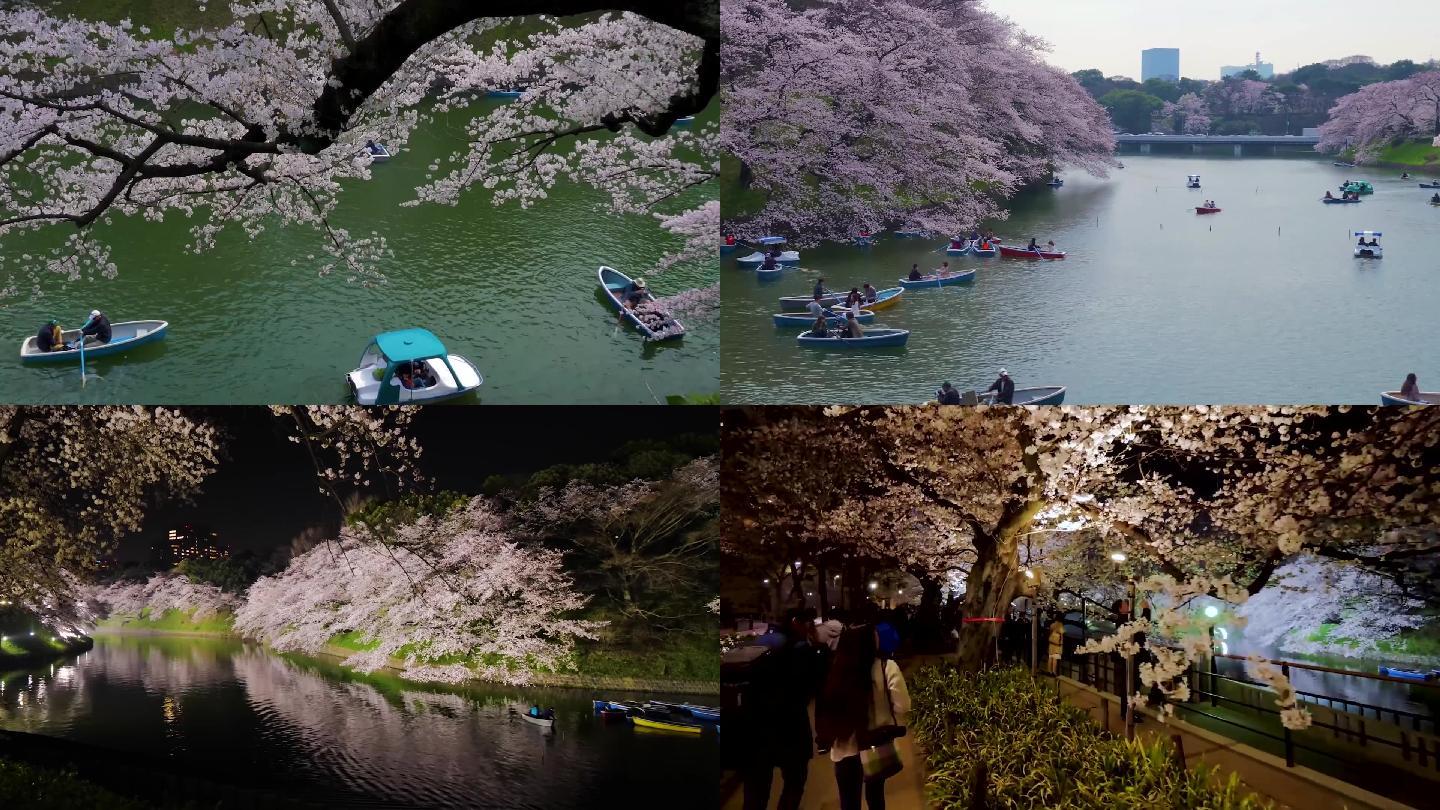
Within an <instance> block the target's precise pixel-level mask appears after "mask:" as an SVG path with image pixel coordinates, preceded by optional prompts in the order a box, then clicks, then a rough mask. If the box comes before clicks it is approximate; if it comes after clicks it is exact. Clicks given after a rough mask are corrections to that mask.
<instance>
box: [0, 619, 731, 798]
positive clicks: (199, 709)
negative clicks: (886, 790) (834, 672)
mask: <svg viewBox="0 0 1440 810" xmlns="http://www.w3.org/2000/svg"><path fill="white" fill-rule="evenodd" d="M590 697H591V696H590V694H589V693H588V692H582V691H579V690H553V689H552V690H512V689H504V688H488V687H487V688H483V689H464V690H452V691H442V690H432V689H427V688H425V687H421V686H417V685H415V684H408V683H405V682H402V681H399V680H398V679H393V678H381V677H363V676H356V675H354V674H353V673H348V672H346V671H344V670H341V669H340V668H339V667H338V666H335V665H334V664H333V663H326V662H322V661H312V660H308V659H295V658H290V657H281V656H277V655H274V654H272V653H269V652H266V651H265V650H264V649H263V648H261V647H258V646H256V645H253V644H247V643H243V642H240V641H235V640H221V639H209V638H180V637H163V636H153V637H138V636H101V637H98V638H97V639H96V644H95V648H94V649H93V650H92V651H90V652H88V653H85V654H83V655H80V656H78V657H77V658H73V659H67V660H64V661H61V662H57V663H56V664H55V665H54V666H53V667H45V668H42V669H36V670H32V671H29V672H15V673H0V727H3V728H6V729H9V730H13V731H26V732H31V733H36V734H46V735H51V736H55V737H63V738H66V739H70V740H77V741H81V742H84V743H88V744H92V745H97V746H101V747H107V748H115V749H123V750H126V751H132V752H134V751H139V752H148V753H151V754H153V755H154V756H155V757H157V758H165V759H170V760H174V761H177V762H178V763H183V765H181V766H179V767H187V768H192V769H193V772H194V773H196V774H197V775H200V776H201V777H202V778H209V779H211V780H214V781H218V782H225V783H230V784H250V785H256V786H265V787H272V788H273V787H284V788H286V789H287V790H289V791H292V792H293V793H292V795H296V796H297V797H301V798H306V799H311V800H318V801H333V802H336V803H341V804H344V805H346V806H375V807H400V806H416V805H422V806H428V807H514V808H535V810H541V808H557V809H559V810H563V809H564V808H579V807H597V806H600V804H601V803H603V802H604V801H605V799H604V798H603V797H607V796H608V797H613V798H614V799H615V800H617V801H622V802H623V804H624V805H625V806H629V807H674V806H676V804H675V803H676V797H677V796H688V797H692V798H693V797H699V798H698V799H695V800H697V801H700V802H701V805H700V806H704V804H705V803H706V802H710V801H712V800H713V796H714V795H715V774H716V773H717V772H718V770H719V741H718V737H717V736H716V735H715V734H713V733H711V732H706V733H705V735H704V736H703V737H699V738H693V737H690V736H689V735H676V734H671V733H667V732H659V731H656V732H650V731H641V730H636V729H634V728H631V727H629V726H620V725H602V724H601V722H600V720H599V718H596V717H594V716H593V715H592V712H591V707H590V703H589V700H590ZM630 697H634V696H633V695H631V696H630ZM650 697H656V698H657V699H663V698H661V697H660V696H650ZM674 699H681V698H674ZM527 701H534V702H538V703H541V704H542V705H547V706H551V705H553V706H554V707H555V709H556V713H557V720H556V723H555V728H554V730H553V731H552V732H549V733H547V732H546V731H545V730H543V729H541V728H540V727H538V726H535V725H532V724H530V723H527V722H525V721H524V720H522V719H520V718H519V717H511V716H510V710H511V707H522V710H523V707H524V706H526V705H528V703H527ZM701 702H705V701H701ZM712 702H713V701H712ZM697 786H698V787H697ZM687 801H689V800H687Z"/></svg>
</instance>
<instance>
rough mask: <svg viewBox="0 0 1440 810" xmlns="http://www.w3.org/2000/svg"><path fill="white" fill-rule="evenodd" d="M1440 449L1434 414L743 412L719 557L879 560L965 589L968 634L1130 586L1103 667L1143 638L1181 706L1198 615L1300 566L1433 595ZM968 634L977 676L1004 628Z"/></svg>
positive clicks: (1296, 718)
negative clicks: (1361, 574) (1200, 608)
mask: <svg viewBox="0 0 1440 810" xmlns="http://www.w3.org/2000/svg"><path fill="white" fill-rule="evenodd" d="M1437 441H1440V413H1437V412H1435V411H1434V409H1413V410H1410V409H1390V410H1385V409H1381V410H1376V409H1346V408H1334V409H1328V408H1291V407H1274V408H1204V407H1196V408H1057V409H1023V408H936V407H930V408H925V407H895V408H838V407H837V408H829V409H826V410H824V411H820V410H809V409H806V410H801V409H783V410H774V409H771V410H770V411H756V410H750V411H744V412H733V413H732V414H730V415H727V418H726V432H725V436H724V442H725V443H724V448H725V455H724V458H725V474H724V476H723V481H724V486H723V487H722V503H723V506H724V509H725V513H724V515H725V516H724V521H725V524H724V538H725V539H724V544H725V545H724V547H725V548H726V550H727V551H729V552H730V553H744V554H756V555H770V556H773V557H775V558H777V559H782V560H786V561H789V560H798V561H801V562H802V563H804V562H807V561H808V562H809V563H810V564H814V562H815V561H816V560H818V559H819V558H821V557H822V556H827V555H828V556H830V557H832V558H833V557H835V556H837V555H856V556H863V557H866V558H869V559H873V560H879V561H883V562H885V563H886V564H888V565H891V566H892V567H895V568H899V569H901V570H905V571H908V572H910V573H912V574H915V575H916V576H917V577H918V578H919V579H920V580H921V582H922V584H923V585H924V586H925V588H926V589H927V590H928V591H931V592H932V593H935V594H937V595H938V591H939V589H940V587H941V586H942V584H943V583H944V582H945V581H946V580H947V578H949V577H951V576H959V577H962V578H963V580H964V602H963V608H964V614H965V615H966V616H967V617H995V616H1003V615H1004V614H1005V612H1006V610H1007V609H1008V607H1009V605H1010V602H1011V600H1012V599H1014V598H1015V597H1016V596H1017V595H1020V594H1021V593H1022V592H1025V591H1027V590H1028V589H1029V588H1030V587H1031V586H1032V584H1033V585H1035V586H1037V590H1038V591H1039V592H1040V593H1042V594H1043V593H1045V592H1047V591H1048V590H1053V589H1054V588H1059V587H1071V588H1088V587H1092V586H1094V585H1096V584H1097V582H1103V581H1108V583H1109V584H1110V585H1112V586H1115V585H1119V586H1122V587H1123V586H1125V585H1126V584H1127V583H1129V584H1131V585H1132V586H1133V587H1134V588H1135V589H1136V591H1137V592H1138V593H1139V594H1140V595H1141V597H1142V598H1146V597H1153V602H1154V604H1155V605H1156V606H1157V610H1156V611H1155V613H1154V615H1153V616H1152V617H1151V618H1149V619H1136V620H1135V621H1133V622H1130V623H1128V624H1126V625H1123V626H1122V627H1121V628H1120V629H1119V630H1118V632H1117V633H1116V634H1115V635H1113V636H1110V637H1108V638H1107V639H1105V640H1104V641H1103V642H1101V643H1099V644H1097V645H1095V646H1094V647H1093V648H1091V649H1090V650H1088V651H1092V652H1106V651H1110V650H1115V651H1118V652H1121V653H1122V654H1124V655H1127V656H1133V655H1135V654H1137V653H1138V652H1139V643H1138V641H1137V635H1138V634H1140V633H1146V634H1147V641H1146V642H1145V643H1146V650H1147V654H1148V655H1150V656H1152V659H1151V663H1147V664H1146V665H1144V666H1143V667H1142V672H1141V677H1142V681H1143V682H1144V683H1145V684H1146V685H1147V686H1148V685H1149V684H1151V683H1154V684H1156V685H1158V686H1160V687H1161V689H1162V691H1166V690H1171V689H1172V688H1173V690H1175V696H1176V697H1177V698H1180V697H1183V695H1181V694H1180V691H1181V690H1183V683H1173V684H1172V681H1173V679H1174V677H1175V675H1177V674H1178V673H1180V672H1183V671H1184V669H1185V667H1186V666H1188V664H1189V662H1190V661H1191V660H1193V659H1194V657H1195V656H1197V655H1198V654H1199V653H1201V652H1203V651H1204V650H1205V649H1207V648H1208V641H1206V640H1205V639H1204V638H1203V636H1202V637H1200V638H1199V639H1196V638H1195V637H1194V636H1193V635H1191V636H1186V635H1185V634H1184V632H1183V631H1184V629H1185V627H1186V624H1187V622H1188V621H1189V617H1190V615H1191V613H1192V609H1191V605H1192V604H1193V602H1194V600H1196V599H1197V598H1199V597H1202V596H1203V597H1212V598H1218V599H1220V600H1223V601H1226V602H1229V603H1232V604H1236V605H1240V604H1243V603H1245V602H1246V601H1247V600H1248V599H1249V598H1250V597H1251V596H1254V595H1255V594H1258V593H1262V592H1263V591H1264V590H1265V589H1266V588H1267V587H1268V586H1269V585H1270V583H1271V581H1272V578H1273V577H1274V575H1275V572H1276V570H1277V569H1278V568H1280V567H1281V566H1283V565H1284V564H1286V563H1287V562H1288V561H1291V560H1294V559H1297V558H1301V557H1304V556H1305V555H1313V556H1314V557H1317V558H1324V559H1328V560H1337V561H1345V562H1347V563H1349V564H1353V565H1355V566H1358V567H1360V568H1362V569H1364V570H1366V571H1368V572H1371V573H1372V574H1373V575H1375V576H1376V577H1379V578H1381V579H1382V580H1383V581H1384V582H1386V583H1388V584H1389V586H1390V587H1393V588H1394V589H1396V590H1397V592H1398V591H1407V592H1410V593H1413V594H1420V595H1423V596H1429V597H1432V598H1433V597H1434V596H1435V591H1434V585H1433V582H1434V577H1433V567H1434V565H1435V563H1436V562H1437V560H1440V474H1437V472H1436V469H1437V462H1440V449H1437ZM1111 555H1116V556H1117V557H1118V558H1120V559H1121V562H1116V561H1115V558H1112V556H1111ZM959 632H960V662H961V665H962V666H964V667H968V668H975V667H979V666H981V665H982V664H983V663H984V661H985V658H986V653H987V650H989V649H990V648H991V645H992V644H993V642H994V639H995V634H996V632H997V625H995V624H994V623H986V622H975V623H970V622H967V623H965V624H963V625H962V626H961V628H960V629H959ZM1172 641H1174V642H1177V643H1180V645H1181V646H1180V648H1179V649H1174V648H1172V647H1170V646H1168V645H1169V644H1170V642H1172ZM1146 667H1149V669H1146ZM1252 674H1254V675H1256V676H1257V677H1259V678H1261V679H1263V680H1267V681H1270V682H1271V683H1272V684H1278V685H1277V692H1279V693H1280V697H1281V707H1282V710H1283V711H1285V712H1286V715H1285V719H1286V722H1287V723H1293V724H1295V725H1296V726H1297V727H1298V726H1299V725H1303V724H1304V723H1305V722H1307V718H1306V717H1305V715H1304V712H1303V710H1300V709H1298V708H1296V706H1295V703H1294V695H1293V693H1291V692H1289V691H1288V687H1286V686H1285V685H1284V684H1282V683H1280V681H1277V680H1276V679H1277V678H1278V677H1279V673H1278V672H1272V671H1270V670H1269V669H1267V668H1265V667H1263V666H1259V665H1258V664H1257V665H1254V668H1253V669H1252Z"/></svg>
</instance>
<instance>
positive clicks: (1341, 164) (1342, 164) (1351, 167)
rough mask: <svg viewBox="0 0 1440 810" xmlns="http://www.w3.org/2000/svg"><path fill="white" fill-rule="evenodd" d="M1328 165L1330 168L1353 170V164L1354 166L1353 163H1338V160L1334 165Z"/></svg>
mask: <svg viewBox="0 0 1440 810" xmlns="http://www.w3.org/2000/svg"><path fill="white" fill-rule="evenodd" d="M1330 165H1331V166H1339V167H1341V168H1343V169H1353V168H1355V164H1354V163H1346V162H1344V161H1340V160H1337V161H1335V162H1334V163H1331V164H1330Z"/></svg>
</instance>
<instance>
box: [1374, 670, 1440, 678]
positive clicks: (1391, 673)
mask: <svg viewBox="0 0 1440 810" xmlns="http://www.w3.org/2000/svg"><path fill="white" fill-rule="evenodd" d="M1378 670H1379V672H1380V674H1381V675H1386V676H1388V677H1391V678H1400V679H1402V680H1406V681H1433V680H1435V678H1436V674H1435V670H1433V669H1432V670H1429V671H1425V670H1419V669H1405V668H1404V667H1379V668H1378Z"/></svg>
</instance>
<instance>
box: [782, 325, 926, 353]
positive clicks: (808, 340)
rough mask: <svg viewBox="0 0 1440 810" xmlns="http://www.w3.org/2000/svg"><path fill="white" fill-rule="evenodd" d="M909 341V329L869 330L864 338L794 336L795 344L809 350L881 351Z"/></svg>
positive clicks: (802, 334) (803, 333) (803, 334)
mask: <svg viewBox="0 0 1440 810" xmlns="http://www.w3.org/2000/svg"><path fill="white" fill-rule="evenodd" d="M909 339H910V330H909V329H871V330H869V331H867V332H866V333H865V337H858V338H852V337H823V338H822V337H817V336H815V335H811V334H808V333H805V332H802V333H800V334H799V335H796V337H795V342H796V343H797V344H798V345H800V346H804V347H808V348H811V349H881V348H885V347H887V346H904V345H905V341H907V340H909Z"/></svg>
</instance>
